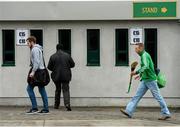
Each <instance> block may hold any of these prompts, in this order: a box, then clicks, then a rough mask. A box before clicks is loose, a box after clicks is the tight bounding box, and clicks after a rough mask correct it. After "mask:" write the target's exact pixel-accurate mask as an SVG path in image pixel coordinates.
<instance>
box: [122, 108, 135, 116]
mask: <svg viewBox="0 0 180 127" xmlns="http://www.w3.org/2000/svg"><path fill="white" fill-rule="evenodd" d="M120 111H121V112H122V113H123V114H124V115H126V116H127V117H128V118H132V117H131V116H130V115H129V114H128V113H127V112H126V111H125V110H124V109H122V108H121V109H120Z"/></svg>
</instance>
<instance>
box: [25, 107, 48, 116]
mask: <svg viewBox="0 0 180 127" xmlns="http://www.w3.org/2000/svg"><path fill="white" fill-rule="evenodd" d="M26 114H29V115H30V114H49V110H45V109H42V110H41V111H38V109H37V108H35V109H30V110H29V111H28V112H26Z"/></svg>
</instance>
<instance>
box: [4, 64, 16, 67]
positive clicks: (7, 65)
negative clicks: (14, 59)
mask: <svg viewBox="0 0 180 127" xmlns="http://www.w3.org/2000/svg"><path fill="white" fill-rule="evenodd" d="M1 66H2V67H14V66H16V65H15V64H2V65H1Z"/></svg>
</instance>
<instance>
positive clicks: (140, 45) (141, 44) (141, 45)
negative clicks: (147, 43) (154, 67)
mask: <svg viewBox="0 0 180 127" xmlns="http://www.w3.org/2000/svg"><path fill="white" fill-rule="evenodd" d="M136 45H137V46H139V47H142V48H144V44H143V43H137V44H136Z"/></svg>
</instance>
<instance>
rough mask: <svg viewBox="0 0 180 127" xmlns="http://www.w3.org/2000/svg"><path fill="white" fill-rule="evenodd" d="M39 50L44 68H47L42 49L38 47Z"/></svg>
mask: <svg viewBox="0 0 180 127" xmlns="http://www.w3.org/2000/svg"><path fill="white" fill-rule="evenodd" d="M39 51H40V52H41V53H42V58H43V63H44V68H45V69H47V67H46V63H45V60H44V54H43V50H40V49H39Z"/></svg>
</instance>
